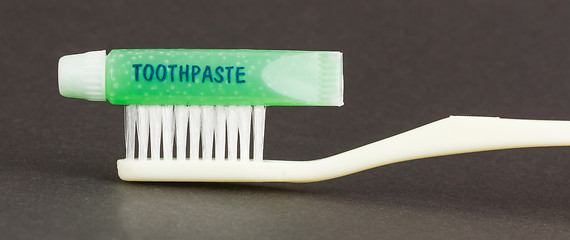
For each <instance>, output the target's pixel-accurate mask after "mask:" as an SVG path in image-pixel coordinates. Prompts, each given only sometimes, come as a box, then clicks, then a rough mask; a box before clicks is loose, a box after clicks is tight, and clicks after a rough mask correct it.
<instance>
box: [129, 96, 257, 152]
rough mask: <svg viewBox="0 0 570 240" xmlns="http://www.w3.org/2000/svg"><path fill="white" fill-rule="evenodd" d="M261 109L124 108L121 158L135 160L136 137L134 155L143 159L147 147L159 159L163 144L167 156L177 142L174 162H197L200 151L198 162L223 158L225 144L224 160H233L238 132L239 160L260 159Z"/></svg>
mask: <svg viewBox="0 0 570 240" xmlns="http://www.w3.org/2000/svg"><path fill="white" fill-rule="evenodd" d="M265 111H266V110H265V106H253V107H252V106H126V107H125V145H126V155H127V156H126V158H127V159H136V158H135V145H136V142H137V141H138V156H137V157H138V159H148V156H149V154H148V152H149V151H148V150H149V145H150V159H151V160H160V159H161V151H160V149H161V142H162V159H164V160H172V159H174V156H173V155H174V154H173V152H174V142H176V159H178V160H194V161H195V160H199V159H200V149H201V150H202V160H204V161H212V160H213V159H215V160H216V161H224V160H225V159H226V148H227V160H228V161H238V136H239V161H252V160H254V161H262V160H263V136H264V131H265ZM252 125H253V144H251V143H250V140H251V136H250V135H251V131H252ZM149 135H150V138H149ZM135 136H136V137H137V138H135ZM187 136H188V137H189V141H187ZM226 137H227V138H226ZM149 139H150V142H149ZM187 142H188V144H187ZM149 143H150V144H149ZM251 145H253V159H250V151H251V149H250V146H251ZM187 149H189V154H188V158H186V155H187V154H186V152H187ZM214 151H215V152H214Z"/></svg>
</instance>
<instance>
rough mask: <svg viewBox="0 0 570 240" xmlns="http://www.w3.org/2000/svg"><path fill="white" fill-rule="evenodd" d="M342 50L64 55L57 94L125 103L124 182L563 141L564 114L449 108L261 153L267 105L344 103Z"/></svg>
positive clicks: (297, 170)
mask: <svg viewBox="0 0 570 240" xmlns="http://www.w3.org/2000/svg"><path fill="white" fill-rule="evenodd" d="M341 57H342V56H341V54H340V53H339V52H308V51H275V50H272V51H267V50H265V51H263V50H182V49H177V50H160V49H159V50H113V51H111V52H110V53H109V55H108V56H107V55H106V54H105V51H97V52H88V53H84V54H76V55H68V56H64V57H62V58H61V59H60V62H59V87H60V93H61V94H62V95H63V96H66V97H74V98H83V99H88V100H95V101H104V100H106V99H107V100H109V101H110V102H111V103H113V104H121V105H127V106H126V107H125V142H126V157H125V159H120V160H118V161H117V169H118V174H119V177H120V178H121V179H122V180H125V181H196V182H315V181H323V180H327V179H332V178H337V177H341V176H345V175H348V174H352V173H356V172H359V171H363V170H367V169H370V168H374V167H379V166H382V165H386V164H391V163H396V162H401V161H406V160H414V159H420V158H428V157H435V156H443V155H451V154H458V153H467V152H478V151H488V150H497V149H508V148H524V147H545V146H567V145H570V121H556V120H522V119H503V118H498V117H467V116H451V117H448V118H445V119H442V120H439V121H436V122H433V123H430V124H427V125H424V126H421V127H419V128H416V129H413V130H410V131H407V132H404V133H402V134H399V135H396V136H393V137H390V138H387V139H384V140H380V141H378V142H375V143H371V144H368V145H365V146H362V147H359V148H356V149H353V150H350V151H347V152H344V153H340V154H337V155H334V156H330V157H327V158H323V159H318V160H309V161H284V160H264V159H263V135H264V124H265V106H269V105H298V106H309V105H314V106H340V105H342V81H343V77H342V58H341ZM238 69H239V70H238ZM232 70H233V71H232ZM175 84H177V85H175ZM190 104H195V105H190ZM188 105H190V106H188ZM252 129H253V131H252ZM252 133H253V134H252ZM250 135H253V140H252V141H253V156H252V157H251V158H250V150H251V149H250ZM238 136H239V152H238ZM149 137H150V141H149ZM161 142H162V144H161ZM200 144H201V149H200ZM149 145H150V158H149V157H148V146H149ZM161 145H162V150H163V151H162V156H161V154H160V149H161ZM135 146H138V154H137V156H135V148H136V147H135ZM174 147H176V155H174ZM186 150H189V154H188V157H187V156H186ZM200 150H201V152H200ZM226 151H227V154H226ZM200 153H201V158H200ZM238 153H239V154H238ZM238 155H239V157H238Z"/></svg>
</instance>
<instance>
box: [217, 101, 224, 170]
mask: <svg viewBox="0 0 570 240" xmlns="http://www.w3.org/2000/svg"><path fill="white" fill-rule="evenodd" d="M215 132H216V136H215V139H216V140H215V142H216V154H215V155H216V160H217V161H224V160H225V159H226V156H225V154H226V107H225V106H216V130H215Z"/></svg>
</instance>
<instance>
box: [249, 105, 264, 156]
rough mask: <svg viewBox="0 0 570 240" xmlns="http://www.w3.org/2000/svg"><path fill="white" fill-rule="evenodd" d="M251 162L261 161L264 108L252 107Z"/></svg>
mask: <svg viewBox="0 0 570 240" xmlns="http://www.w3.org/2000/svg"><path fill="white" fill-rule="evenodd" d="M252 123H253V160H254V161H261V160H263V136H264V135H265V106H254V107H253V119H252Z"/></svg>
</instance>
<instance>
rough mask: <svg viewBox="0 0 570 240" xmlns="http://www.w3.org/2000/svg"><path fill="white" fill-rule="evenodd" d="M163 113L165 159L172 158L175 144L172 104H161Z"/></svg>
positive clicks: (163, 151)
mask: <svg viewBox="0 0 570 240" xmlns="http://www.w3.org/2000/svg"><path fill="white" fill-rule="evenodd" d="M160 109H161V113H162V153H163V154H162V155H163V158H164V160H172V152H173V145H174V118H173V112H172V106H161V107H160Z"/></svg>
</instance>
